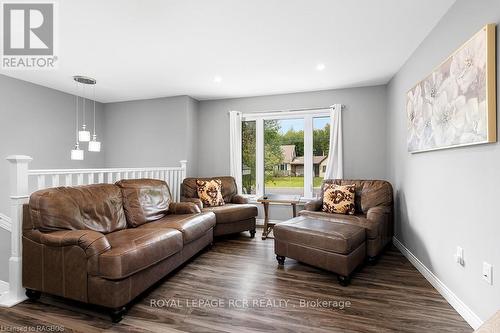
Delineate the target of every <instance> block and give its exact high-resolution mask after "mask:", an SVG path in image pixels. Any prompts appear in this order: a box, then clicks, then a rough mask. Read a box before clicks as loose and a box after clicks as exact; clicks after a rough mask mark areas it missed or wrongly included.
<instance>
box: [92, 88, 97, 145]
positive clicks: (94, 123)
mask: <svg viewBox="0 0 500 333" xmlns="http://www.w3.org/2000/svg"><path fill="white" fill-rule="evenodd" d="M92 90H93V92H94V136H95V135H96V134H95V83H94V84H93V85H92Z"/></svg>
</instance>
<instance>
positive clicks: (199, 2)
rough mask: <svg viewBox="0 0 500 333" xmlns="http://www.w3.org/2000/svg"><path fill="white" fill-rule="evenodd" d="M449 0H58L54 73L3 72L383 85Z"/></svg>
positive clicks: (168, 92)
mask: <svg viewBox="0 0 500 333" xmlns="http://www.w3.org/2000/svg"><path fill="white" fill-rule="evenodd" d="M454 1H455V0H440V1H436V0H295V1H291V0H245V1H243V0H210V1H207V0H150V1H145V0H142V1H141V0H106V1H103V0H65V1H58V3H59V6H58V7H59V29H58V32H57V33H58V35H59V67H58V69H57V70H55V71H2V72H1V73H2V74H5V75H8V76H11V77H15V78H19V79H22V80H26V81H30V82H34V83H37V84H40V85H43V86H47V87H51V88H55V89H58V90H62V91H65V92H69V93H74V84H73V82H72V78H71V77H72V76H73V75H75V74H81V75H87V76H91V77H95V78H96V79H97V86H96V89H97V100H98V101H101V102H115V101H124V100H133V99H145V98H154V97H163V96H175V95H190V96H192V97H195V98H198V99H214V98H226V97H240V96H255V95H268V94H276V93H287V92H298V91H311V90H321V89H330V88H345V87H354V86H366V85H374V84H385V83H387V82H388V80H389V79H390V78H391V77H392V76H393V75H394V74H395V73H396V72H397V70H398V69H399V68H400V67H401V66H402V65H403V63H404V62H405V61H406V59H408V57H409V56H410V55H411V53H412V52H413V51H414V50H415V49H416V47H417V46H418V45H419V44H420V42H421V41H422V40H423V39H424V38H425V37H426V36H427V34H428V33H429V32H430V31H431V30H432V28H433V27H434V26H435V25H436V23H437V22H438V21H439V19H440V18H441V17H442V16H443V15H444V13H445V12H446V11H447V10H448V9H449V7H450V6H451V5H452V4H453V3H454ZM319 63H323V64H324V65H325V69H324V70H323V71H318V70H316V66H317V65H318V64H319ZM215 76H220V78H221V82H219V83H216V82H214V77H215Z"/></svg>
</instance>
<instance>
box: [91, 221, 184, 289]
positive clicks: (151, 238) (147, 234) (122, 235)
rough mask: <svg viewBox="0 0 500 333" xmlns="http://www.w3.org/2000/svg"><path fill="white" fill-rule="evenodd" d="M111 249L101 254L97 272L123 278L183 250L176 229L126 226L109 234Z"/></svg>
mask: <svg viewBox="0 0 500 333" xmlns="http://www.w3.org/2000/svg"><path fill="white" fill-rule="evenodd" d="M106 238H107V239H108V242H109V244H110V245H111V249H110V250H108V251H106V252H104V253H102V254H101V255H100V256H99V271H98V275H99V276H100V277H103V278H106V279H111V280H113V279H122V278H125V277H127V276H129V275H132V274H134V273H136V272H138V271H140V270H143V269H145V268H147V267H149V266H151V265H154V264H156V263H157V262H159V261H161V260H163V259H165V258H168V257H170V256H171V255H173V254H175V253H177V252H179V251H180V250H181V249H182V234H181V232H180V231H178V230H175V229H161V230H160V229H139V228H133V229H124V230H120V231H117V232H113V233H111V234H108V235H106Z"/></svg>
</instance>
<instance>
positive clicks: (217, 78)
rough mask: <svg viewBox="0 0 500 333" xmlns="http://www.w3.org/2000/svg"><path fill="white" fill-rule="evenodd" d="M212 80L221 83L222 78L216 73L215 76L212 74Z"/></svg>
mask: <svg viewBox="0 0 500 333" xmlns="http://www.w3.org/2000/svg"><path fill="white" fill-rule="evenodd" d="M214 82H215V83H221V82H222V78H221V77H220V76H219V75H216V76H214Z"/></svg>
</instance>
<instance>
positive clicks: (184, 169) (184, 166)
mask: <svg viewBox="0 0 500 333" xmlns="http://www.w3.org/2000/svg"><path fill="white" fill-rule="evenodd" d="M179 162H180V163H181V169H182V171H181V183H182V181H183V180H184V179H185V178H186V170H187V162H188V161H187V160H182V161H179Z"/></svg>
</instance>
